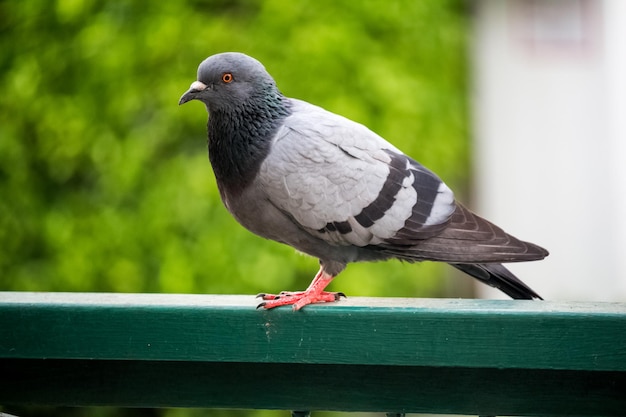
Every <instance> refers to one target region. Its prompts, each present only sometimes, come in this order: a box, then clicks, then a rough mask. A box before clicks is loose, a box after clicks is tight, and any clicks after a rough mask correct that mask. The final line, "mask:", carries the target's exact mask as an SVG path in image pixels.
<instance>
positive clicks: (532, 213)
mask: <svg viewBox="0 0 626 417" xmlns="http://www.w3.org/2000/svg"><path fill="white" fill-rule="evenodd" d="M474 4H475V7H476V10H475V16H474V18H475V21H474V44H473V48H474V49H473V61H474V66H473V88H474V91H473V95H474V96H473V103H472V104H473V106H472V108H473V109H474V115H473V117H474V120H473V122H474V141H475V146H474V149H475V158H474V170H475V179H476V184H475V190H476V191H477V195H476V201H475V203H476V204H475V205H474V206H475V209H476V210H477V211H478V212H479V213H481V214H482V215H484V216H485V217H487V218H488V219H490V220H493V221H494V222H495V223H496V224H498V225H500V226H502V227H503V228H504V229H505V230H507V231H508V232H510V233H511V234H513V235H515V236H517V237H519V238H521V239H523V240H529V241H532V242H534V243H537V244H540V245H542V246H544V247H546V248H547V249H548V250H549V251H550V252H551V254H550V256H549V257H548V258H547V259H546V260H544V261H540V262H531V263H525V264H510V265H509V266H510V267H511V270H513V271H514V272H515V273H516V274H518V276H520V277H521V278H522V279H523V280H524V281H525V282H527V283H528V284H529V285H530V286H531V287H532V288H534V289H535V290H536V291H537V292H539V293H540V294H542V295H543V296H544V298H546V299H551V300H596V301H626V1H623V0H604V1H602V0H595V1H594V0H507V1H502V0H480V1H477V2H476V3H474ZM484 287H485V286H480V290H479V291H481V292H482V295H483V296H485V297H489V298H498V297H500V295H499V294H500V293H499V292H497V291H491V290H490V289H489V288H487V289H486V290H483V288H484Z"/></svg>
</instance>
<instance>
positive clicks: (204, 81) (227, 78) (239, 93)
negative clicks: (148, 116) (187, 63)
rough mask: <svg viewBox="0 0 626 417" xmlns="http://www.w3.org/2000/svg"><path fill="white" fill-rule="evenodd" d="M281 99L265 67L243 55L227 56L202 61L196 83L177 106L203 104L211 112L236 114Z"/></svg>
mask: <svg viewBox="0 0 626 417" xmlns="http://www.w3.org/2000/svg"><path fill="white" fill-rule="evenodd" d="M279 96H280V92H279V91H278V89H277V87H276V83H275V82H274V79H273V78H272V76H271V75H269V73H268V72H267V71H266V70H265V67H264V66H263V64H261V63H260V62H259V61H257V60H256V59H254V58H252V57H249V56H248V55H245V54H242V53H238V52H225V53H221V54H217V55H213V56H210V57H208V58H207V59H205V60H204V61H202V63H201V64H200V66H199V67H198V79H197V81H194V82H193V83H192V84H191V87H189V90H187V92H186V93H185V94H183V96H182V97H181V98H180V101H179V102H178V104H179V105H180V104H184V103H186V102H188V101H191V100H200V101H201V102H203V103H204V104H205V105H206V106H207V109H208V111H209V112H211V111H216V110H217V111H219V110H233V109H236V108H239V107H241V106H242V105H245V104H246V103H249V102H250V101H253V100H267V99H271V98H275V97H279Z"/></svg>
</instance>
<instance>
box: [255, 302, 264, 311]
mask: <svg viewBox="0 0 626 417" xmlns="http://www.w3.org/2000/svg"><path fill="white" fill-rule="evenodd" d="M265 304H267V303H266V302H265V301H263V302H262V303H260V304H259V305H258V306H256V309H257V310H258V309H259V308H263V307H265Z"/></svg>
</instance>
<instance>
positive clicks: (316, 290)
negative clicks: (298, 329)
mask: <svg viewBox="0 0 626 417" xmlns="http://www.w3.org/2000/svg"><path fill="white" fill-rule="evenodd" d="M333 278H334V276H332V275H330V274H328V273H326V272H325V271H324V269H323V268H320V270H319V272H318V273H317V275H315V278H313V281H311V284H310V285H309V287H308V288H307V289H306V290H305V291H296V292H289V291H283V292H281V293H280V294H278V295H274V294H259V295H258V297H261V298H263V299H264V300H267V301H264V302H262V303H261V304H259V305H258V306H257V308H260V307H263V308H266V309H270V308H275V307H280V306H285V305H293V309H294V310H300V309H301V308H302V307H304V306H305V305H307V304H314V303H328V302H334V301H337V300H339V297H341V296H344V297H345V295H344V294H342V293H336V292H327V291H324V288H326V286H328V284H330V282H331V281H332V280H333Z"/></svg>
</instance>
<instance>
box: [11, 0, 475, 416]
mask: <svg viewBox="0 0 626 417" xmlns="http://www.w3.org/2000/svg"><path fill="white" fill-rule="evenodd" d="M467 20H468V16H467V11H466V10H465V4H464V3H463V2H462V1H461V0H449V1H415V0H406V1H388V0H362V1H332V0H306V1H286V0H267V1H252V0H248V1H246V0H230V1H224V0H206V1H203V0H187V1H176V2H174V1H150V2H148V1H144V2H140V1H134V2H133V1H96V0H93V1H82V0H57V1H52V0H39V1H38V0H29V1H1V2H0V89H1V91H2V94H1V95H0V247H1V250H0V290H33V291H119V292H183V293H185V292H198V293H203V292H206V293H250V294H254V293H257V292H261V291H266V292H274V291H280V290H284V289H293V290H295V289H301V288H303V287H306V286H307V285H308V282H309V281H310V279H311V278H312V276H313V274H314V273H315V272H316V271H317V261H316V260H314V259H311V258H308V257H303V256H298V255H296V254H295V253H294V251H293V249H291V248H288V247H285V246H282V245H279V244H276V243H273V242H268V241H265V240H263V239H261V238H258V237H256V236H253V235H252V234H250V233H249V232H247V231H246V230H244V229H243V228H242V227H240V226H239V225H238V224H236V222H235V221H234V220H233V219H232V218H231V217H230V215H229V214H228V213H227V212H226V210H225V209H224V208H223V206H222V203H221V202H220V200H219V195H218V192H217V189H216V185H215V180H214V178H213V175H212V172H211V167H210V165H209V163H208V160H207V156H206V128H205V126H206V117H207V116H206V111H205V108H204V106H202V105H201V104H200V103H197V102H196V103H195V104H190V105H187V106H185V107H183V108H179V107H178V105H177V101H178V98H179V97H180V95H181V94H182V93H183V92H184V91H185V90H186V89H187V88H188V86H189V84H190V83H191V82H192V81H194V80H195V74H196V68H197V65H198V64H199V63H200V62H201V61H202V60H203V59H204V58H205V57H207V56H209V55H211V54H214V53H218V52H224V51H241V52H244V53H247V54H249V55H251V56H254V57H255V58H257V59H259V60H260V61H261V62H263V63H264V64H265V66H266V68H267V69H268V71H269V72H270V73H271V74H272V75H273V76H274V78H275V79H276V81H277V83H278V86H279V88H280V89H281V90H282V91H283V93H284V94H285V95H287V96H290V97H297V98H301V99H304V100H307V101H310V102H312V103H314V104H318V105H321V106H322V107H325V108H327V109H329V110H331V111H334V112H336V113H340V114H342V115H344V116H347V117H349V118H352V119H354V120H357V121H359V122H361V123H363V124H365V125H367V126H369V127H370V128H371V129H373V130H374V131H376V132H378V133H379V134H381V135H382V136H383V137H385V138H386V139H388V140H389V141H391V142H392V143H394V144H395V145H397V146H398V147H400V148H401V149H403V150H404V151H405V152H406V153H408V154H409V155H411V156H413V157H414V158H415V159H417V160H419V161H420V162H422V163H423V164H425V165H426V166H428V167H430V168H432V169H434V170H435V171H436V172H438V173H439V174H440V176H441V177H442V178H443V179H444V180H445V181H446V182H447V183H448V184H449V185H451V186H452V187H453V188H455V189H457V192H458V190H459V189H464V186H465V185H466V173H467V171H468V159H469V158H468V117H467V93H468V86H467V62H466V61H467V57H466V54H467ZM445 273H447V270H445V269H443V268H441V267H440V266H439V265H434V264H429V263H424V264H421V265H420V266H407V265H402V264H400V263H398V262H388V263H383V264H358V265H351V266H349V267H348V269H347V270H346V271H345V272H344V273H343V274H342V275H341V277H340V278H339V279H338V280H336V282H334V283H333V284H332V285H333V287H334V288H335V289H337V290H341V291H343V292H345V293H347V294H348V295H376V296H414V295H419V296H437V295H443V286H442V283H443V282H444V280H442V279H441V278H442V276H443V275H444V274H445ZM177 413H178V412H177ZM176 415H178V414H176Z"/></svg>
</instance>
